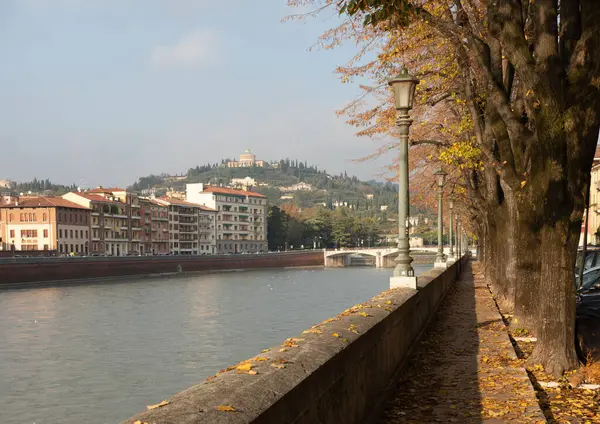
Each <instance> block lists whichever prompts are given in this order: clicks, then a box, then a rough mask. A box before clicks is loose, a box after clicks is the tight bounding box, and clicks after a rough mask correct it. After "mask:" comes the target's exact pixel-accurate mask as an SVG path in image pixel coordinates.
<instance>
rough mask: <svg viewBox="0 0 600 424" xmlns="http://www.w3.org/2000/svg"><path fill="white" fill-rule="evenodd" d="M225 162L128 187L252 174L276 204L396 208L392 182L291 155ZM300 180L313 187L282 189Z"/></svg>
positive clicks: (161, 188) (222, 180) (178, 186)
mask: <svg viewBox="0 0 600 424" xmlns="http://www.w3.org/2000/svg"><path fill="white" fill-rule="evenodd" d="M226 162H227V161H226V160H224V161H222V162H221V164H208V165H204V166H197V167H195V168H191V169H189V170H188V172H187V173H186V174H184V175H180V176H168V175H165V174H162V175H150V176H147V177H142V178H140V179H139V180H138V181H137V182H136V183H135V184H133V185H132V186H130V187H129V188H130V189H131V190H134V191H141V190H144V189H149V188H154V189H155V190H156V191H157V192H158V193H163V192H166V191H167V190H168V189H174V190H181V191H183V190H185V184H187V183H205V184H211V185H223V186H227V185H229V184H230V182H231V179H232V178H245V177H250V178H253V179H254V180H255V181H256V183H257V186H256V187H254V188H253V190H254V191H257V192H259V193H262V194H264V195H266V196H267V197H268V198H269V200H270V202H272V203H273V204H275V205H280V204H282V203H294V204H296V205H297V206H298V207H304V208H306V207H311V206H313V205H316V204H324V205H327V206H333V205H336V204H346V205H348V206H350V207H352V208H353V209H368V210H377V211H381V209H382V208H381V207H382V206H383V209H385V207H386V206H387V209H388V210H390V211H394V210H396V205H397V187H396V186H395V185H394V184H391V183H381V182H376V181H366V182H365V181H360V180H359V179H358V178H356V177H354V176H353V177H350V176H348V175H346V174H345V173H344V174H340V175H330V174H328V173H327V172H326V171H325V170H319V169H318V168H317V167H315V166H309V165H308V164H306V163H303V162H299V161H297V160H290V159H285V160H281V161H279V162H278V163H275V164H274V165H272V166H265V167H257V166H252V167H246V168H228V167H227V166H226V165H225V163H226ZM300 182H302V183H305V184H309V185H310V186H312V190H310V191H293V192H285V191H282V190H281V188H282V187H283V188H285V187H290V186H293V185H294V184H298V183H300ZM282 197H284V198H283V199H282ZM289 197H291V198H289Z"/></svg>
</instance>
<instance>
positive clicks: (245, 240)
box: [186, 183, 268, 254]
mask: <svg viewBox="0 0 600 424" xmlns="http://www.w3.org/2000/svg"><path fill="white" fill-rule="evenodd" d="M186 198H187V201H188V202H193V203H197V204H201V205H203V206H208V207H209V208H211V209H213V210H216V213H217V218H216V248H217V252H218V253H221V254H222V253H246V252H248V253H251V252H266V251H267V250H268V246H267V198H266V196H263V195H262V194H259V193H253V192H250V191H243V190H234V189H230V188H224V187H213V186H204V184H201V183H198V184H187V185H186Z"/></svg>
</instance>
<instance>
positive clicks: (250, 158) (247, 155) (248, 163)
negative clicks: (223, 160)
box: [227, 149, 265, 168]
mask: <svg viewBox="0 0 600 424" xmlns="http://www.w3.org/2000/svg"><path fill="white" fill-rule="evenodd" d="M252 166H258V167H261V168H262V167H263V166H265V161H264V160H256V155H255V154H254V153H252V152H251V151H250V149H246V150H244V153H242V154H241V155H240V160H239V161H230V162H227V167H228V168H250V167H252Z"/></svg>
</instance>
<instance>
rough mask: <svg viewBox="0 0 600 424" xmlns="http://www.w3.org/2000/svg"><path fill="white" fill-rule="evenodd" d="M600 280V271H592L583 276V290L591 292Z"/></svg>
mask: <svg viewBox="0 0 600 424" xmlns="http://www.w3.org/2000/svg"><path fill="white" fill-rule="evenodd" d="M599 279H600V269H597V270H595V271H590V272H588V273H586V274H584V275H583V284H582V285H581V288H582V289H583V290H589V289H590V287H592V286H593V285H594V283H596V282H597V281H598V280H599Z"/></svg>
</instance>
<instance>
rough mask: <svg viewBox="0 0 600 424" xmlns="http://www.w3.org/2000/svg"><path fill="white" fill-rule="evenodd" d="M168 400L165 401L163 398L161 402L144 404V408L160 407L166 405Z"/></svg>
mask: <svg viewBox="0 0 600 424" xmlns="http://www.w3.org/2000/svg"><path fill="white" fill-rule="evenodd" d="M168 404H169V402H167V401H166V400H163V401H162V402H161V403H157V404H156V405H148V406H146V409H148V410H150V409H156V408H160V407H162V406H165V405H168Z"/></svg>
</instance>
